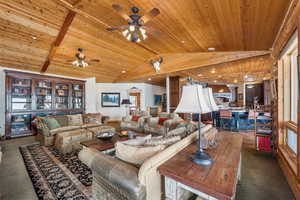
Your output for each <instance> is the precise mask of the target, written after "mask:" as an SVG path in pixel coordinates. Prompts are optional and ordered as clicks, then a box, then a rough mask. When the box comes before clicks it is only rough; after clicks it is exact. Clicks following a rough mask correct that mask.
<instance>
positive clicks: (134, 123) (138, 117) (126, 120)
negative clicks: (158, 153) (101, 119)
mask: <svg viewBox="0 0 300 200" xmlns="http://www.w3.org/2000/svg"><path fill="white" fill-rule="evenodd" d="M149 117H150V115H149V113H148V112H147V111H134V112H133V113H132V114H131V115H128V116H126V117H123V118H122V121H121V124H120V127H121V130H131V131H136V132H144V126H145V123H146V120H147V118H149Z"/></svg>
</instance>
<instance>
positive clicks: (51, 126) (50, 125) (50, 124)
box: [43, 117, 60, 130]
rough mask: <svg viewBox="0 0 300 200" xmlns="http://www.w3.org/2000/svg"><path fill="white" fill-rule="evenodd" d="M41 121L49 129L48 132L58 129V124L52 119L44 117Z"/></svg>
mask: <svg viewBox="0 0 300 200" xmlns="http://www.w3.org/2000/svg"><path fill="white" fill-rule="evenodd" d="M43 121H44V123H45V124H46V126H47V127H48V128H49V130H52V129H56V128H60V125H59V123H58V122H57V120H56V119H54V118H50V117H46V118H44V119H43Z"/></svg>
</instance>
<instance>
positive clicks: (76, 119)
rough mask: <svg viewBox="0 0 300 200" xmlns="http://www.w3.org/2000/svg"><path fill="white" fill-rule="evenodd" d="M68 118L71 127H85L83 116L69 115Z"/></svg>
mask: <svg viewBox="0 0 300 200" xmlns="http://www.w3.org/2000/svg"><path fill="white" fill-rule="evenodd" d="M67 116H68V124H69V126H81V125H83V121H82V115H81V114H77V115H67Z"/></svg>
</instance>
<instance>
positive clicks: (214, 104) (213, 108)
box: [208, 88, 219, 111]
mask: <svg viewBox="0 0 300 200" xmlns="http://www.w3.org/2000/svg"><path fill="white" fill-rule="evenodd" d="M208 91H209V92H208V93H209V94H208V96H209V101H210V104H211V108H212V111H218V110H219V107H218V105H217V104H216V102H215V98H214V96H213V92H212V89H211V88H208Z"/></svg>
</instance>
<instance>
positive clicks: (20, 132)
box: [5, 71, 85, 138]
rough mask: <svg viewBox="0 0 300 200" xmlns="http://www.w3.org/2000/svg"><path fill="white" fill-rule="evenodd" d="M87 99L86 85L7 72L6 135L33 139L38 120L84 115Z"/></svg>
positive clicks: (78, 82) (41, 76)
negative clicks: (46, 117)
mask: <svg viewBox="0 0 300 200" xmlns="http://www.w3.org/2000/svg"><path fill="white" fill-rule="evenodd" d="M84 97H85V82H84V81H80V80H73V79H64V78H56V77H52V76H43V75H38V74H30V73H21V72H15V71H6V127H5V135H6V137H8V138H13V137H20V136H27V135H33V134H34V133H35V131H34V130H33V127H32V124H31V122H32V120H33V119H34V118H35V117H36V116H46V115H53V114H75V113H83V112H84V110H85V103H84V100H85V98H84Z"/></svg>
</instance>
